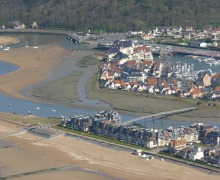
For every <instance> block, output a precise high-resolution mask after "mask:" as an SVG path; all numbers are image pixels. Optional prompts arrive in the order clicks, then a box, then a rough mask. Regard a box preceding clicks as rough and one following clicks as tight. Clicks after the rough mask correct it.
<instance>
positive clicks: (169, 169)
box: [0, 122, 219, 180]
mask: <svg viewBox="0 0 220 180" xmlns="http://www.w3.org/2000/svg"><path fill="white" fill-rule="evenodd" d="M19 130H20V126H17V125H14V124H11V123H7V122H2V126H1V128H0V134H1V136H0V137H1V139H4V142H9V144H10V146H9V147H8V148H3V149H2V150H1V157H2V158H1V166H2V167H4V168H2V171H1V177H10V176H13V175H16V174H17V175H19V174H20V175H21V176H20V178H18V179H22V180H26V179H29V180H32V179H33V180H34V179H49V178H51V177H53V179H54V177H55V176H56V177H55V179H60V178H61V177H62V178H64V179H71V178H72V177H73V176H75V177H78V178H80V179H88V178H92V179H100V180H101V179H104V180H105V179H106V180H110V179H112V178H113V179H118V178H119V179H155V180H157V179H158V180H159V179H162V178H163V179H181V178H182V177H183V176H184V178H185V179H193V178H195V177H196V178H201V179H202V178H209V179H210V180H212V179H213V180H215V179H218V178H219V175H213V174H211V175H209V174H207V173H206V172H205V171H202V172H201V171H198V170H196V169H194V168H189V167H188V166H184V165H183V166H180V165H179V164H175V163H171V162H168V161H166V160H165V161H164V162H162V161H160V160H158V159H152V160H149V161H146V160H143V159H139V158H137V156H134V155H132V154H131V153H130V152H124V151H119V150H117V149H111V148H107V147H104V146H100V145H96V144H93V143H91V142H87V141H84V140H81V139H78V138H70V137H66V136H59V137H54V138H51V139H46V138H42V137H38V136H34V135H32V134H30V133H23V134H19V133H18V132H19ZM8 134H11V136H7V135H8ZM0 143H1V141H0ZM5 145H7V144H5ZM13 159H17V161H16V162H15V161H14V160H13ZM146 167H147V168H146ZM50 168H55V169H58V171H56V170H54V171H42V170H44V169H45V170H47V169H50ZM36 171H39V173H37V174H36V173H34V172H36ZM41 171H42V173H41ZM26 172H29V175H26V174H25V173H26ZM158 172H160V173H158Z"/></svg>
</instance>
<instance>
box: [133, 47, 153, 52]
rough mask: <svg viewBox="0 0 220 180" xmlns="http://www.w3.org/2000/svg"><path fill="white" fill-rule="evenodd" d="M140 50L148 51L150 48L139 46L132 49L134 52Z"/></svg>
mask: <svg viewBox="0 0 220 180" xmlns="http://www.w3.org/2000/svg"><path fill="white" fill-rule="evenodd" d="M140 52H150V48H148V47H146V46H141V47H137V48H135V49H134V53H140Z"/></svg>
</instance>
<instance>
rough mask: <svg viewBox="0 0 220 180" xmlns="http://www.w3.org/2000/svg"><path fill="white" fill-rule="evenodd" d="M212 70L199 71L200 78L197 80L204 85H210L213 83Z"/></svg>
mask: <svg viewBox="0 0 220 180" xmlns="http://www.w3.org/2000/svg"><path fill="white" fill-rule="evenodd" d="M211 78H212V76H211V72H210V71H201V72H199V73H198V80H197V82H202V83H203V85H204V86H205V87H206V86H210V85H211Z"/></svg>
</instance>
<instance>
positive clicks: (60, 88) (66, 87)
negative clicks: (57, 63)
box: [32, 72, 81, 103]
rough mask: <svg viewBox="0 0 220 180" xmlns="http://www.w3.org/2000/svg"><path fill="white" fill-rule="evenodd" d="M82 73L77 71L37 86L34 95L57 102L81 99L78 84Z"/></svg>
mask: <svg viewBox="0 0 220 180" xmlns="http://www.w3.org/2000/svg"><path fill="white" fill-rule="evenodd" d="M80 75H81V73H80V72H75V73H73V74H71V75H69V76H67V77H63V78H61V79H58V80H55V81H50V82H47V83H45V84H42V85H39V86H37V87H35V88H34V89H33V91H32V94H33V96H35V97H39V98H41V99H47V100H52V101H56V102H65V103H71V102H73V101H76V100H79V96H78V92H77V84H78V82H79V78H80Z"/></svg>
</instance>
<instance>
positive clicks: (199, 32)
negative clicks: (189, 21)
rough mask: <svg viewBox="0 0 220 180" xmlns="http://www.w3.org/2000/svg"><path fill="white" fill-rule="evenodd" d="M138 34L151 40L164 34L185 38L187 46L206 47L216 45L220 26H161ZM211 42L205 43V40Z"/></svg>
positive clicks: (219, 34) (175, 37) (219, 37)
mask: <svg viewBox="0 0 220 180" xmlns="http://www.w3.org/2000/svg"><path fill="white" fill-rule="evenodd" d="M139 36H140V37H141V38H142V39H143V40H151V39H154V38H156V37H161V36H166V37H171V38H174V39H187V40H189V43H188V44H185V45H188V46H191V47H207V46H218V41H219V39H220V28H213V27H211V26H207V27H203V28H199V29H194V28H193V27H192V26H188V27H185V28H183V27H161V28H157V27H156V28H154V29H151V30H150V31H148V32H146V33H143V32H142V33H139ZM207 39H208V40H209V41H210V42H213V43H210V42H209V43H206V42H204V41H207Z"/></svg>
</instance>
